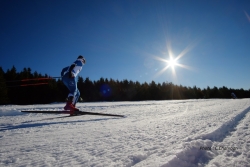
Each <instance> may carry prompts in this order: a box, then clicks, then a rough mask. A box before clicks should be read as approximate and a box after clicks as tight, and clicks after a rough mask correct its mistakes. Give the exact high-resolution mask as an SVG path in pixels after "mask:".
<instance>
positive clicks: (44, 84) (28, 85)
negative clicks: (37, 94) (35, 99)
mask: <svg viewBox="0 0 250 167" xmlns="http://www.w3.org/2000/svg"><path fill="white" fill-rule="evenodd" d="M48 84H49V83H36V84H22V85H14V86H7V87H8V88H9V87H19V86H37V85H48Z"/></svg>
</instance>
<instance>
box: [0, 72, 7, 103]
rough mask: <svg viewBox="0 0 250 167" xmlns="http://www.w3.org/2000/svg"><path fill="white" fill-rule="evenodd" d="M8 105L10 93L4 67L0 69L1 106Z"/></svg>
mask: <svg viewBox="0 0 250 167" xmlns="http://www.w3.org/2000/svg"><path fill="white" fill-rule="evenodd" d="M7 103H8V91H7V86H6V82H5V79H4V71H3V69H2V67H0V104H7Z"/></svg>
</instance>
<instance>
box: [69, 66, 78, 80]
mask: <svg viewBox="0 0 250 167" xmlns="http://www.w3.org/2000/svg"><path fill="white" fill-rule="evenodd" d="M75 66H76V64H71V66H70V67H69V78H74V77H75V75H74V72H73V69H74V68H75Z"/></svg>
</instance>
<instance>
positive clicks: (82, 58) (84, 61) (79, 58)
mask: <svg viewBox="0 0 250 167" xmlns="http://www.w3.org/2000/svg"><path fill="white" fill-rule="evenodd" d="M77 59H78V60H81V61H82V63H83V64H85V63H86V60H85V58H84V57H83V56H82V55H79V56H78V58H77Z"/></svg>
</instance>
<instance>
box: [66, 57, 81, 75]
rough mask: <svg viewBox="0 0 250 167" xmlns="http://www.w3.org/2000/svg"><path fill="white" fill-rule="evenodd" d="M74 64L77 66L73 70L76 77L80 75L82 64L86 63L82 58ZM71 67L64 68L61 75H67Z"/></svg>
mask: <svg viewBox="0 0 250 167" xmlns="http://www.w3.org/2000/svg"><path fill="white" fill-rule="evenodd" d="M72 65H75V67H74V68H73V70H72V71H71V72H72V73H73V75H74V77H76V76H77V75H78V73H79V72H80V71H81V70H82V66H83V65H84V64H83V62H82V61H81V59H77V60H76V61H75V62H74V63H73V64H72ZM69 68H70V66H68V67H65V68H63V69H62V72H61V77H63V76H64V75H66V74H67V73H68V72H69Z"/></svg>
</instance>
